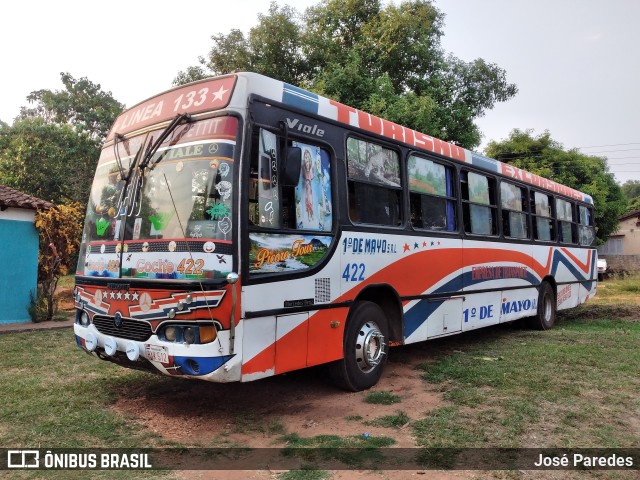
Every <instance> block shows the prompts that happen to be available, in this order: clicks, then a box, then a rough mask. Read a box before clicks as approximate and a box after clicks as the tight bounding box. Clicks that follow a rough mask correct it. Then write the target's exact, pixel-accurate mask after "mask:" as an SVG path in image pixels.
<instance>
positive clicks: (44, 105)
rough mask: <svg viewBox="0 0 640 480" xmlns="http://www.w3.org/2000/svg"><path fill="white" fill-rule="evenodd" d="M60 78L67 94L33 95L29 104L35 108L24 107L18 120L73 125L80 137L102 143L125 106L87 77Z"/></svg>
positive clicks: (49, 92)
mask: <svg viewBox="0 0 640 480" xmlns="http://www.w3.org/2000/svg"><path fill="white" fill-rule="evenodd" d="M60 78H61V80H62V83H63V85H64V87H65V90H57V91H51V90H37V91H33V92H31V93H30V94H29V95H28V96H27V100H28V101H29V103H35V104H36V105H35V107H33V108H27V107H22V108H21V110H20V116H19V117H18V118H20V119H26V118H31V119H33V118H42V119H44V120H45V122H46V123H49V124H58V125H70V126H71V127H73V128H74V129H75V130H76V132H78V133H79V134H84V135H87V136H88V137H90V138H92V139H93V140H96V141H97V143H98V144H100V143H102V141H103V140H104V138H106V136H107V133H109V129H110V128H111V125H112V124H113V122H114V121H115V119H116V117H117V116H118V115H119V114H120V112H122V110H123V109H124V105H123V104H121V103H120V102H118V101H117V100H115V99H114V98H113V96H112V95H111V92H104V91H102V89H101V88H100V84H95V83H93V82H92V81H90V80H89V79H88V78H86V77H82V78H80V79H75V78H73V77H72V76H71V75H70V74H69V73H64V72H63V73H60Z"/></svg>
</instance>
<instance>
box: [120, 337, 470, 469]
mask: <svg viewBox="0 0 640 480" xmlns="http://www.w3.org/2000/svg"><path fill="white" fill-rule="evenodd" d="M427 346H428V345H425V344H419V345H411V346H405V347H399V348H394V349H392V350H391V353H390V356H389V361H388V363H387V366H386V369H385V372H384V375H383V378H382V379H381V381H380V382H379V383H378V385H376V386H375V387H373V388H372V389H371V390H369V391H365V392H357V393H352V392H345V391H342V390H339V389H337V388H336V387H335V386H333V385H332V384H331V383H330V381H329V379H328V378H326V375H325V373H324V371H323V369H321V368H311V369H306V370H301V371H297V372H291V373H288V374H284V375H279V376H276V377H272V378H269V379H265V380H259V381H256V382H250V383H234V384H227V385H222V384H210V383H206V382H197V381H180V380H175V381H171V382H168V383H165V384H164V386H165V387H168V390H164V391H163V392H162V395H159V394H158V393H157V392H149V391H145V390H141V391H137V392H131V391H129V392H127V394H124V392H123V395H121V396H120V397H119V398H118V400H117V401H116V402H115V404H114V405H113V407H112V408H113V409H114V410H115V411H116V412H118V413H119V414H124V415H127V416H128V417H129V418H132V419H133V420H134V421H135V422H137V423H139V424H140V426H141V427H143V428H145V429H149V430H152V431H154V432H156V433H157V434H158V435H160V436H162V437H163V438H165V439H167V440H171V441H176V442H180V443H184V444H189V445H194V446H201V447H224V446H247V447H256V448H258V447H282V446H284V444H283V443H282V442H281V441H278V438H279V437H280V436H282V435H284V434H288V433H296V434H298V435H299V436H300V437H314V436H316V435H338V436H341V437H346V436H353V435H366V434H368V435H370V436H375V437H379V436H386V437H391V438H393V439H394V440H395V441H396V443H395V444H394V445H393V447H395V448H401V447H414V446H416V441H415V438H414V437H413V435H412V432H411V428H410V427H409V422H407V424H406V425H405V426H403V427H401V428H384V427H378V426H369V425H366V424H365V422H366V421H367V420H373V419H376V418H378V417H382V416H385V415H394V414H396V413H397V412H398V411H402V412H404V413H405V414H406V415H407V416H408V417H409V418H410V421H413V420H418V419H420V418H424V416H425V415H426V413H427V412H429V411H430V410H431V409H433V408H435V407H437V406H440V405H442V404H443V399H442V397H441V394H440V393H438V392H436V391H434V390H430V389H429V385H428V384H427V383H426V382H424V381H423V380H422V379H421V378H420V371H419V370H416V367H417V366H418V365H419V364H422V363H425V362H428V361H430V358H429V353H428V349H427ZM372 391H388V392H392V393H394V394H395V395H397V396H399V397H400V399H401V401H400V402H399V403H394V404H391V405H379V404H369V403H366V402H365V401H364V399H365V397H366V396H367V395H368V394H369V393H370V392H372ZM350 416H352V417H353V416H360V417H362V419H361V420H354V419H348V417H350ZM277 473H279V472H277V471H224V472H211V471H181V472H178V473H177V476H178V478H181V479H209V478H214V479H217V478H220V479H230V480H235V479H244V478H249V479H250V478H255V479H265V478H276V475H277ZM427 477H428V478H429V479H435V480H450V479H463V478H471V476H470V475H469V472H434V471H428V472H427V471H395V472H392V471H380V472H375V473H374V472H360V471H342V470H341V471H333V472H331V478H332V479H335V480H346V479H356V480H358V479H364V478H376V479H390V480H398V479H405V478H427Z"/></svg>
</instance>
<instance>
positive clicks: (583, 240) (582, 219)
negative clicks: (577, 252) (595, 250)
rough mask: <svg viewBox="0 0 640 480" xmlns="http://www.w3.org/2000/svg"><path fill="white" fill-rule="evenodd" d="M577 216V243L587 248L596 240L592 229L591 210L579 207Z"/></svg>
mask: <svg viewBox="0 0 640 480" xmlns="http://www.w3.org/2000/svg"><path fill="white" fill-rule="evenodd" d="M578 214H579V215H578V217H579V218H578V222H579V224H578V243H580V245H582V246H585V247H588V246H590V245H591V244H592V243H593V241H594V240H595V238H596V232H595V229H594V228H593V212H592V211H591V208H589V207H585V206H583V205H579V206H578Z"/></svg>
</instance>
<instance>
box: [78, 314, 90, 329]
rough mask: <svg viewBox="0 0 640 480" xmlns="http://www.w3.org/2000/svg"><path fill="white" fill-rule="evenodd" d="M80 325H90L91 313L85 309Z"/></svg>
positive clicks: (81, 315)
mask: <svg viewBox="0 0 640 480" xmlns="http://www.w3.org/2000/svg"><path fill="white" fill-rule="evenodd" d="M80 325H82V326H83V327H88V326H89V314H88V313H87V312H85V311H84V310H83V311H82V312H81V313H80Z"/></svg>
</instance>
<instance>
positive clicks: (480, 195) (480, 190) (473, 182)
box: [460, 171, 498, 235]
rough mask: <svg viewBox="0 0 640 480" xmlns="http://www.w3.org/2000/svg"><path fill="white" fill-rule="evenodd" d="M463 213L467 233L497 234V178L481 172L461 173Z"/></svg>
mask: <svg viewBox="0 0 640 480" xmlns="http://www.w3.org/2000/svg"><path fill="white" fill-rule="evenodd" d="M460 182H461V187H462V213H463V219H464V228H465V232H466V233H471V234H474V235H497V233H498V228H497V222H496V216H497V205H496V195H495V180H493V179H492V178H489V177H487V176H485V175H480V174H479V173H474V172H467V171H463V172H462V173H461V178H460Z"/></svg>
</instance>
